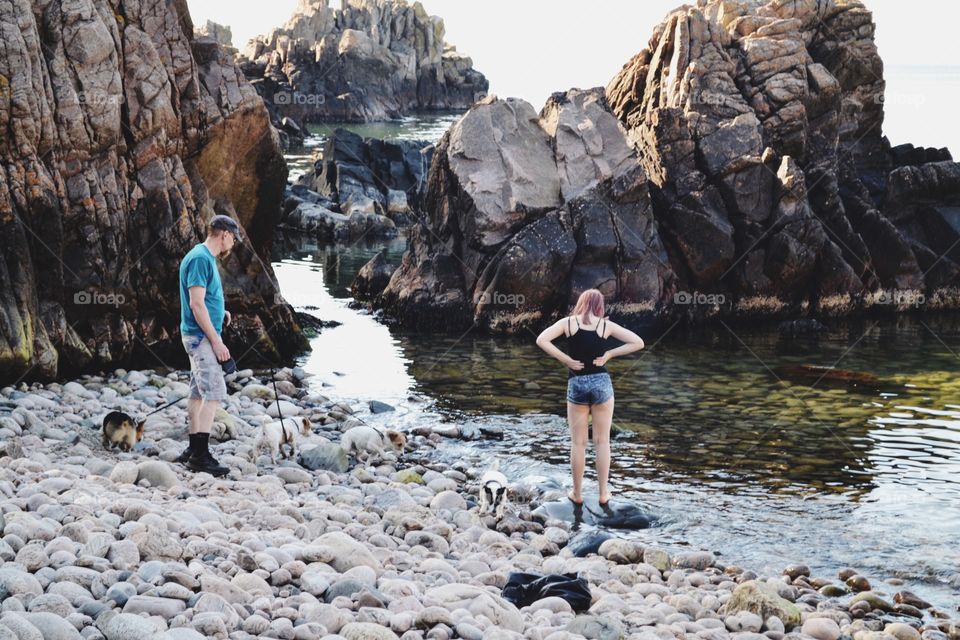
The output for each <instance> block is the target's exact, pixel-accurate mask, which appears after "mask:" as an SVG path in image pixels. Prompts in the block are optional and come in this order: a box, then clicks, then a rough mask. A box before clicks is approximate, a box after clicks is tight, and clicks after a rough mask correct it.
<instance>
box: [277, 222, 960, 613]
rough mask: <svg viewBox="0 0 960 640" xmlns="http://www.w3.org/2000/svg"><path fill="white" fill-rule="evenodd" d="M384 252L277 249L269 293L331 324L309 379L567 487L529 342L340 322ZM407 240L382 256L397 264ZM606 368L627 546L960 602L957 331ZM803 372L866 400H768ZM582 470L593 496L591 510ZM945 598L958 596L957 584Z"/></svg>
mask: <svg viewBox="0 0 960 640" xmlns="http://www.w3.org/2000/svg"><path fill="white" fill-rule="evenodd" d="M381 246H382V245H380V244H359V245H352V246H318V245H317V244H316V243H315V242H313V241H311V240H308V239H304V238H302V237H298V236H283V237H278V240H277V243H276V246H275V262H274V267H275V268H276V273H277V276H278V278H279V280H280V283H281V287H282V290H283V292H284V295H285V296H286V298H287V299H288V300H289V301H290V302H291V303H292V304H293V305H294V306H295V307H297V308H298V309H301V310H307V311H309V312H311V313H315V314H317V315H318V316H320V317H322V318H323V319H326V320H337V321H340V322H342V323H343V324H342V325H341V326H338V327H335V328H332V329H326V330H324V331H323V332H322V333H321V334H320V335H319V336H318V337H316V338H314V339H313V340H312V346H313V352H312V353H311V354H309V355H307V356H304V357H303V358H302V364H303V366H304V367H305V368H306V369H307V370H308V371H310V372H311V373H314V374H315V375H316V378H315V380H316V384H317V385H318V386H319V385H321V384H323V383H324V382H327V383H329V384H332V385H334V386H332V387H330V388H329V389H326V390H325V391H326V392H327V393H329V394H331V395H333V396H334V397H342V398H346V399H360V400H368V399H378V400H382V401H385V402H389V403H390V404H393V405H395V406H396V407H397V411H396V412H393V413H387V414H380V415H378V416H367V415H363V414H362V415H363V418H364V419H365V420H367V421H371V420H376V421H379V422H381V423H383V424H390V425H393V426H399V427H412V426H414V425H416V424H419V423H423V422H431V421H453V422H458V423H462V424H477V425H495V426H500V427H502V428H503V429H504V434H505V437H504V439H503V440H502V441H495V440H494V441H491V440H487V441H473V442H462V441H448V442H446V443H445V444H444V446H443V448H442V449H441V452H440V455H441V456H443V457H445V458H447V459H448V460H450V461H453V460H456V459H467V460H470V461H477V463H479V464H485V463H486V461H487V459H488V458H489V457H491V456H498V457H500V458H501V460H502V467H503V468H504V469H505V471H506V472H507V473H508V475H510V476H512V477H513V478H515V479H523V478H529V479H532V480H533V481H537V479H538V478H540V479H543V478H547V479H553V480H556V481H559V482H560V483H567V482H568V476H567V474H568V472H569V471H568V465H567V455H568V447H567V437H568V435H567V427H566V420H565V411H566V408H565V402H564V391H565V388H566V372H565V371H564V369H563V367H562V365H560V364H559V363H557V362H555V361H553V360H552V359H550V358H549V357H548V356H546V355H545V354H544V353H543V352H542V351H540V350H539V349H538V348H537V347H536V345H535V344H534V336H533V335H532V334H530V335H524V336H519V337H516V338H503V337H490V336H485V335H482V334H478V333H475V332H468V333H466V334H455V335H424V334H411V333H405V332H401V331H398V330H396V329H394V328H390V327H388V326H386V325H385V324H382V323H380V322H378V321H377V320H376V319H375V318H374V317H373V316H372V315H370V314H369V313H367V312H365V311H360V310H355V309H352V308H350V306H349V302H350V294H349V286H350V283H351V281H352V280H353V278H354V276H355V274H356V272H357V271H358V270H359V269H360V267H361V266H363V264H364V263H365V262H366V261H367V260H369V259H370V258H371V257H373V255H374V254H375V253H376V252H377V251H378V250H379V249H380V248H381ZM403 246H404V240H403V238H398V239H396V240H394V241H392V242H391V243H390V244H388V245H387V246H386V251H387V259H388V261H390V262H394V263H395V262H397V261H399V258H400V256H401V254H402V251H403ZM645 338H647V340H648V348H647V349H645V350H644V351H641V352H640V353H639V354H634V355H631V356H628V357H626V358H623V359H621V360H614V361H613V362H612V363H611V364H610V365H608V366H609V368H610V370H611V375H612V377H613V380H614V387H615V390H616V412H615V418H614V422H615V424H616V425H617V426H618V427H620V428H621V430H622V431H623V433H621V434H620V435H618V436H617V437H616V438H615V440H614V443H613V451H614V461H613V468H612V481H613V482H614V483H615V484H614V486H615V491H616V492H617V494H618V496H619V499H621V500H630V501H634V502H636V503H638V504H639V505H641V506H643V507H644V508H647V509H649V510H650V511H651V512H653V513H654V514H656V515H657V516H658V517H659V522H658V524H657V526H655V527H653V528H651V529H649V530H646V531H640V532H634V533H631V534H630V535H633V536H636V537H638V538H640V539H642V540H646V541H649V542H652V543H653V542H655V543H657V544H660V545H664V546H667V547H668V548H681V547H685V546H688V545H689V546H692V547H693V548H702V549H709V550H713V551H716V552H719V553H720V554H722V557H721V559H722V560H723V561H725V562H727V563H737V564H742V565H744V566H747V567H749V568H752V569H754V570H757V571H773V572H779V571H780V570H782V568H783V567H784V566H785V565H787V564H789V563H791V562H804V563H807V564H809V565H810V566H811V568H812V569H813V570H814V572H816V573H818V574H819V575H823V576H828V577H829V576H835V575H836V571H837V570H838V569H839V568H841V567H843V566H853V567H855V568H857V569H858V570H859V571H861V572H862V573H864V574H865V575H867V576H868V577H869V578H870V580H871V582H872V583H873V584H874V586H875V587H878V588H879V589H880V590H881V591H886V592H887V593H888V594H889V595H892V594H893V593H894V592H895V591H896V590H898V589H899V588H898V587H894V586H892V585H884V584H882V581H883V580H885V579H888V578H891V577H896V578H901V579H903V580H905V581H906V582H907V584H908V585H909V586H910V588H912V589H913V590H915V591H916V592H918V593H920V594H921V595H923V596H925V597H927V598H928V599H930V600H932V601H934V602H935V603H938V604H940V605H941V606H944V607H949V608H950V609H951V610H953V609H954V608H955V607H956V606H957V603H958V602H960V595H958V594H960V574H958V568H960V548H958V547H957V545H956V543H955V539H956V537H957V534H958V532H960V501H958V499H960V381H958V379H957V377H956V376H955V374H954V371H955V369H956V366H957V364H958V355H957V354H960V316H958V315H956V314H953V315H929V316H916V317H900V318H894V317H887V318H873V319H866V320H861V321H855V322H846V323H836V324H833V325H831V330H830V331H829V332H828V333H827V334H824V335H821V336H820V337H819V338H809V339H799V340H794V341H789V340H784V339H781V338H780V336H779V335H778V332H777V330H776V327H775V326H765V327H761V328H749V329H745V328H742V327H738V326H732V325H718V326H716V327H713V328H710V329H701V330H697V331H690V332H684V331H682V330H681V329H680V328H678V327H674V328H673V329H671V330H669V331H667V332H666V333H665V334H664V335H663V336H660V337H658V338H654V337H651V336H645ZM797 364H813V365H827V366H831V365H832V366H836V367H839V368H843V369H851V370H856V371H863V372H868V373H871V374H873V375H875V376H876V377H877V378H878V379H879V380H878V384H876V385H868V388H849V387H846V386H831V385H829V384H827V383H826V382H825V381H820V382H819V383H817V384H815V385H814V386H812V387H811V385H812V384H813V383H814V382H815V379H813V380H811V379H808V380H806V381H805V382H804V381H798V382H790V381H785V380H782V379H780V378H779V377H778V375H777V374H775V373H774V371H773V370H774V369H777V368H778V367H780V366H784V365H797ZM589 455H590V454H589V453H588V483H587V487H586V490H587V492H590V491H595V483H593V482H592V481H591V480H592V478H593V476H592V471H591V470H590V469H589V464H590V463H591V460H590V458H589ZM951 583H952V584H951Z"/></svg>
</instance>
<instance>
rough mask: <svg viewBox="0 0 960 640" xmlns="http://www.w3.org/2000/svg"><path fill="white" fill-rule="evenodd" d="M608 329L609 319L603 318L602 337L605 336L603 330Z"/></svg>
mask: <svg viewBox="0 0 960 640" xmlns="http://www.w3.org/2000/svg"><path fill="white" fill-rule="evenodd" d="M606 330H607V319H606V318H604V319H603V329H600V337H601V338H602V337H603V332H604V331H606Z"/></svg>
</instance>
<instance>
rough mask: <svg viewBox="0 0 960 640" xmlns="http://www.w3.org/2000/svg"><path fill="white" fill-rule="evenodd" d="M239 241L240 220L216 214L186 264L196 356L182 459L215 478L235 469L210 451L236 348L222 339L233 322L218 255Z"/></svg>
mask: <svg viewBox="0 0 960 640" xmlns="http://www.w3.org/2000/svg"><path fill="white" fill-rule="evenodd" d="M239 239H240V225H239V224H237V222H236V220H234V219H233V218H231V217H229V216H220V215H218V216H214V217H213V219H212V220H210V224H209V226H208V227H207V239H206V240H204V241H203V242H201V243H200V244H198V245H197V246H195V247H194V248H193V249H191V250H190V251H189V252H188V253H187V255H185V256H184V257H183V260H182V261H181V262H180V334H181V337H182V339H183V348H184V349H186V351H187V356H188V357H189V358H190V400H189V404H188V405H187V413H188V414H189V416H190V444H189V446H188V447H187V448H186V449H185V450H184V451H183V453H182V454H181V455H180V457H179V458H177V461H178V462H184V463H186V465H187V468H188V469H191V470H193V471H205V472H207V473H210V474H213V475H215V476H224V475H226V474H227V473H228V472H229V471H230V470H229V469H228V468H227V467H224V466H223V465H221V464H220V463H219V462H217V460H216V459H215V458H214V457H213V456H212V455H211V454H210V430H211V429H212V428H213V417H214V415H215V414H216V412H217V407H218V406H219V405H220V403H221V402H223V401H224V400H226V399H227V384H226V382H225V381H224V379H223V368H222V366H221V364H220V363H221V362H226V361H228V360H230V350H229V349H227V345H225V344H224V343H223V340H222V339H221V338H220V334H221V332H222V331H223V325H224V321H226V324H230V312H229V311H227V310H226V309H225V308H224V301H223V285H222V284H221V282H220V272H219V270H218V269H217V257H218V256H221V255H225V254H227V253H229V252H230V250H231V249H233V245H234V244H235V243H236V242H237V240H239Z"/></svg>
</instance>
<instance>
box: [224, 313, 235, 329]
mask: <svg viewBox="0 0 960 640" xmlns="http://www.w3.org/2000/svg"><path fill="white" fill-rule="evenodd" d="M223 314H224V316H223V321H224V323H226V325H227V326H228V327H229V326H230V321H231V320H233V317H232V316H231V315H230V312H229V311H224V312H223Z"/></svg>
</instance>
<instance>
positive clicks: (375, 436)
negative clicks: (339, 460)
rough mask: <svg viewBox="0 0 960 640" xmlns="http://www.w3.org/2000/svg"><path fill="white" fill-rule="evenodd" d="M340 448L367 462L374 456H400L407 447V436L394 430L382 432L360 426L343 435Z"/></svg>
mask: <svg viewBox="0 0 960 640" xmlns="http://www.w3.org/2000/svg"><path fill="white" fill-rule="evenodd" d="M340 446H341V447H343V448H344V449H346V451H347V453H353V454H355V455H356V456H357V459H358V460H359V459H361V457H362V458H363V459H364V460H367V459H369V458H370V456H372V455H375V454H376V455H383V453H385V452H392V453H394V454H396V455H398V456H399V455H400V454H401V453H403V451H404V449H406V447H407V436H405V435H404V434H403V433H401V432H399V431H394V430H393V429H386V430H381V429H377V428H374V427H371V426H367V425H360V426H356V427H353V428H352V429H349V430H347V432H346V433H344V434H343V437H342V438H341V439H340Z"/></svg>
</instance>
